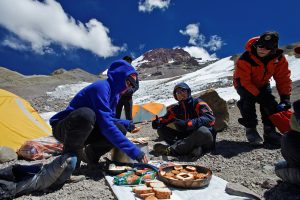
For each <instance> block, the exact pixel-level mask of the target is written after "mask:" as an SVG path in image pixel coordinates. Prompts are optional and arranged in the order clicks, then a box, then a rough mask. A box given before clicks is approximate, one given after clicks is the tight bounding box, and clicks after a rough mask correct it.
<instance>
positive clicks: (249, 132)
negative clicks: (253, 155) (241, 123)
mask: <svg viewBox="0 0 300 200" xmlns="http://www.w3.org/2000/svg"><path fill="white" fill-rule="evenodd" d="M246 137H247V140H248V142H249V143H250V144H251V145H253V146H257V145H261V144H262V143H263V139H262V138H261V137H260V135H259V133H258V132H257V130H256V128H246Z"/></svg>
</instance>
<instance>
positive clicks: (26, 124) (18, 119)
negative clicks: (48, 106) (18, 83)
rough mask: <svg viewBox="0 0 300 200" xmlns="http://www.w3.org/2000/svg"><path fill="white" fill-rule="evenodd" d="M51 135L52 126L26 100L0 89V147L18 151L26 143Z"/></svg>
mask: <svg viewBox="0 0 300 200" xmlns="http://www.w3.org/2000/svg"><path fill="white" fill-rule="evenodd" d="M50 134H51V128H50V126H49V125H48V124H47V123H46V122H45V121H44V120H43V119H42V118H41V117H40V115H39V114H38V113H37V111H35V110H34V108H32V107H31V105H30V104H29V103H28V102H27V101H26V100H24V99H22V98H21V97H18V96H17V95H15V94H13V93H10V92H8V91H6V90H2V89H0V146H6V147H10V148H12V149H13V150H15V151H17V150H18V149H19V148H20V147H21V145H22V144H23V143H24V142H25V141H27V140H31V139H35V138H39V137H43V136H48V135H50Z"/></svg>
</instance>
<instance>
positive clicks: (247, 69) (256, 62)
mask: <svg viewBox="0 0 300 200" xmlns="http://www.w3.org/2000/svg"><path fill="white" fill-rule="evenodd" d="M258 39H259V37H254V38H251V39H250V40H249V41H248V42H247V44H246V51H245V52H244V53H243V54H242V55H241V57H240V58H239V59H238V60H237V62H236V66H235V70H234V74H233V84H234V87H235V88H237V87H238V85H239V84H240V85H241V86H242V87H244V88H245V89H246V90H248V91H249V92H250V93H251V94H253V95H254V96H257V95H258V94H259V89H260V88H262V87H263V86H265V85H266V84H268V83H269V82H270V79H271V78H272V77H273V78H274V80H275V82H276V88H277V90H278V93H279V95H291V90H292V80H291V78H290V76H291V71H290V70H289V68H288V62H287V60H286V58H285V56H284V55H283V50H281V49H278V50H277V51H276V53H275V54H274V55H272V56H270V57H269V60H267V62H265V63H266V64H264V63H263V62H262V61H261V60H260V59H259V58H258V57H257V56H256V55H255V54H254V53H253V51H255V49H254V48H253V44H254V43H255V42H256V41H257V40H258Z"/></svg>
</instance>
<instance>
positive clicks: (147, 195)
mask: <svg viewBox="0 0 300 200" xmlns="http://www.w3.org/2000/svg"><path fill="white" fill-rule="evenodd" d="M137 196H138V197H140V198H141V199H146V198H147V197H150V196H155V193H154V192H151V193H145V194H137Z"/></svg>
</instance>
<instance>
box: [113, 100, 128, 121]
mask: <svg viewBox="0 0 300 200" xmlns="http://www.w3.org/2000/svg"><path fill="white" fill-rule="evenodd" d="M123 106H124V110H125V116H126V119H127V120H132V96H130V97H127V96H126V97H124V96H121V98H120V100H119V102H118V104H117V108H116V118H118V119H120V118H121V113H122V109H123Z"/></svg>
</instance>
